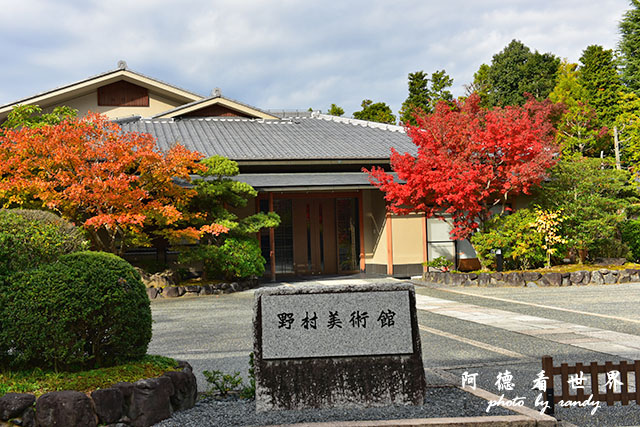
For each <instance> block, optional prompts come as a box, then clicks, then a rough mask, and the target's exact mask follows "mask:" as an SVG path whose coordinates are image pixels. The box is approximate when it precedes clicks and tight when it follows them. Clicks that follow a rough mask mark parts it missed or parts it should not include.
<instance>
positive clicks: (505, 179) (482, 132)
mask: <svg viewBox="0 0 640 427" xmlns="http://www.w3.org/2000/svg"><path fill="white" fill-rule="evenodd" d="M479 103H480V97H479V96H478V95H476V94H472V95H471V96H470V97H469V98H467V100H466V101H458V102H456V103H455V105H454V106H453V107H452V106H451V105H450V104H447V103H444V102H442V103H439V104H438V105H437V107H436V110H435V112H434V113H433V114H430V115H428V116H423V117H416V119H417V126H407V134H408V135H409V136H410V137H411V139H412V140H413V142H414V143H415V144H416V145H417V147H418V155H417V157H414V156H412V155H410V154H408V153H405V154H400V153H398V152H396V151H395V150H394V149H392V150H391V167H392V169H393V170H394V171H395V172H396V173H397V175H398V178H399V179H400V180H402V181H404V182H405V183H398V182H395V181H394V179H393V177H392V175H390V174H389V173H386V172H385V171H384V170H383V169H382V168H376V167H374V168H372V170H371V171H368V170H366V169H364V171H365V172H368V173H369V175H370V178H369V179H370V181H371V182H372V184H374V185H376V186H377V187H378V188H380V189H381V190H382V191H384V192H385V193H386V194H385V199H386V200H387V201H388V202H389V205H388V209H389V210H390V211H392V212H394V213H398V214H407V213H411V212H424V213H425V214H426V215H427V217H434V216H435V217H442V215H443V214H445V213H446V214H451V215H452V217H453V226H454V227H453V230H452V232H451V235H452V237H454V238H457V239H462V238H466V237H468V236H469V235H470V234H472V233H473V232H474V231H475V230H476V229H477V228H478V226H479V221H483V220H485V219H487V218H488V217H489V215H490V212H489V210H490V209H491V207H493V206H495V205H498V204H500V203H502V204H503V205H504V204H506V203H507V201H508V199H509V198H512V197H513V196H515V195H517V194H520V193H525V194H528V193H529V190H530V189H531V187H533V186H535V185H537V184H539V183H540V182H541V180H542V179H543V178H544V176H545V172H546V170H547V169H548V168H549V167H551V166H552V165H553V164H554V163H555V161H556V157H557V153H558V148H557V146H556V145H555V143H554V132H555V131H554V129H553V126H552V124H551V118H552V117H553V116H554V114H556V112H555V111H554V108H553V106H552V104H551V103H550V102H549V101H543V102H538V101H535V100H533V99H530V100H529V101H528V102H527V103H526V104H525V105H523V106H522V107H519V106H508V107H504V108H494V109H491V110H487V109H484V108H481V107H480V105H479Z"/></svg>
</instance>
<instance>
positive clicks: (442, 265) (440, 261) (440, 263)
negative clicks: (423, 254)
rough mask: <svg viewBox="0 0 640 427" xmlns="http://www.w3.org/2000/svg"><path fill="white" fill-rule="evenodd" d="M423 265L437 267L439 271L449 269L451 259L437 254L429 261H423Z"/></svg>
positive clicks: (451, 263) (451, 265)
mask: <svg viewBox="0 0 640 427" xmlns="http://www.w3.org/2000/svg"><path fill="white" fill-rule="evenodd" d="M422 265H424V266H425V267H432V268H438V269H440V271H449V270H450V269H451V267H453V261H451V260H450V259H447V258H445V257H443V256H439V257H437V258H435V259H433V260H431V261H427V262H423V263H422Z"/></svg>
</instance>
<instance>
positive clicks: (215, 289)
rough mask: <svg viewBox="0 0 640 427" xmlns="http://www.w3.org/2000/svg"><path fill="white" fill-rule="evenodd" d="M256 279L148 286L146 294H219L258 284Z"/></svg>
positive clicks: (154, 297) (152, 295)
mask: <svg viewBox="0 0 640 427" xmlns="http://www.w3.org/2000/svg"><path fill="white" fill-rule="evenodd" d="M258 283H259V281H258V279H249V280H242V281H239V282H231V283H215V284H210V285H186V286H165V287H148V288H147V295H149V299H156V298H178V297H181V296H185V295H187V296H199V295H219V294H229V293H232V292H239V291H244V290H247V289H252V288H255V287H257V286H258Z"/></svg>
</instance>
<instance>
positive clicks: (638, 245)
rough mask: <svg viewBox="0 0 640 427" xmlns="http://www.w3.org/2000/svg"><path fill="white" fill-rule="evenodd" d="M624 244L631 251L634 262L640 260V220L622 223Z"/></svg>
mask: <svg viewBox="0 0 640 427" xmlns="http://www.w3.org/2000/svg"><path fill="white" fill-rule="evenodd" d="M620 229H621V232H622V242H623V243H625V244H626V245H627V246H628V247H629V249H630V250H631V255H632V259H633V261H636V262H637V261H638V260H640V220H638V219H634V220H628V221H625V222H623V223H622V225H621V227H620Z"/></svg>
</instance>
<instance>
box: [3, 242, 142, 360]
mask: <svg viewBox="0 0 640 427" xmlns="http://www.w3.org/2000/svg"><path fill="white" fill-rule="evenodd" d="M150 340H151V309H150V306H149V299H148V297H147V294H146V290H145V287H144V285H143V284H142V282H141V280H140V275H139V274H138V273H137V272H136V270H135V269H134V268H133V267H132V266H131V265H130V264H129V263H127V262H126V261H124V260H123V259H121V258H119V257H117V256H115V255H113V254H107V253H103V252H88V251H87V252H77V253H73V254H68V255H63V256H61V257H60V258H59V259H58V261H56V262H54V263H52V264H45V265H42V266H40V267H38V268H35V269H32V270H29V271H25V272H21V273H18V274H15V275H13V276H11V278H10V279H9V280H7V281H6V283H4V284H2V285H0V357H2V358H3V359H5V362H9V363H10V365H11V366H13V367H20V368H29V367H40V368H43V369H49V368H53V369H55V370H75V369H80V368H93V367H101V366H110V365H114V364H118V363H124V362H127V361H130V360H136V359H139V358H141V357H143V356H144V355H145V354H146V351H147V346H148V344H149V341H150Z"/></svg>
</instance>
